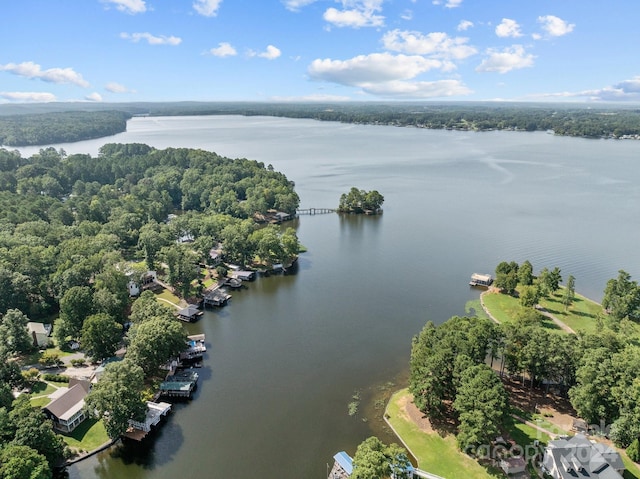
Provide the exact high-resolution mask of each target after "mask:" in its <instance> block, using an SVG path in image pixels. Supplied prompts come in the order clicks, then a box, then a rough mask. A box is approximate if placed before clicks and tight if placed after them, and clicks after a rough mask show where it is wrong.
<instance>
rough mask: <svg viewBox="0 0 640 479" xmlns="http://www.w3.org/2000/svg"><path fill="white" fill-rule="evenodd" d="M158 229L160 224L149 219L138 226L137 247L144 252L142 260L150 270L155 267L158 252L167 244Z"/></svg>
mask: <svg viewBox="0 0 640 479" xmlns="http://www.w3.org/2000/svg"><path fill="white" fill-rule="evenodd" d="M160 231H161V230H160V225H159V224H158V223H157V222H156V221H150V222H149V223H146V224H145V225H143V226H142V228H140V235H139V236H138V248H139V249H141V250H142V251H143V252H144V260H145V262H146V264H147V268H149V269H150V270H153V269H155V266H154V265H155V262H156V258H157V255H158V252H159V251H160V250H161V249H162V247H163V246H167V242H166V240H165V239H164V237H163V236H162V234H161V232H160Z"/></svg>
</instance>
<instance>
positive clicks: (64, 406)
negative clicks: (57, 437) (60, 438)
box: [43, 380, 90, 433]
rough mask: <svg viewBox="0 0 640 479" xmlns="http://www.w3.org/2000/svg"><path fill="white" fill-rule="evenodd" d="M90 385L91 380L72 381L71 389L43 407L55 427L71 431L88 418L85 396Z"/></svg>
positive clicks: (59, 429) (66, 431)
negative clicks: (85, 410) (85, 409)
mask: <svg viewBox="0 0 640 479" xmlns="http://www.w3.org/2000/svg"><path fill="white" fill-rule="evenodd" d="M89 387H90V383H89V381H84V380H73V381H70V382H69V389H68V390H67V391H66V392H65V393H64V394H62V395H60V396H58V397H57V398H56V399H54V400H53V401H51V402H50V403H49V404H48V405H47V406H45V407H44V408H43V411H44V413H45V414H46V416H47V417H48V418H49V419H51V420H52V421H53V427H54V428H55V429H57V430H58V431H61V432H65V433H69V432H71V431H73V430H74V429H75V428H76V427H78V426H79V425H80V424H81V423H82V422H83V421H84V420H85V419H86V418H87V417H86V415H85V412H84V398H86V397H87V394H89Z"/></svg>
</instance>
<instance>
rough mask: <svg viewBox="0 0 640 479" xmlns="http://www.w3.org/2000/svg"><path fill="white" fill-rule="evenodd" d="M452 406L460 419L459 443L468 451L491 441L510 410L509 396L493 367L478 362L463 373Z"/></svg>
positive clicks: (461, 447)
mask: <svg viewBox="0 0 640 479" xmlns="http://www.w3.org/2000/svg"><path fill="white" fill-rule="evenodd" d="M453 407H454V409H455V410H456V411H457V412H458V414H459V418H460V426H459V427H458V436H457V440H458V445H459V447H460V449H462V450H467V449H468V448H470V447H471V448H474V447H475V446H478V445H480V444H489V443H490V441H491V440H492V439H493V438H495V437H496V435H497V434H498V433H499V431H500V427H501V426H502V423H503V421H504V418H505V417H506V415H507V413H508V409H509V402H508V395H507V392H506V391H505V389H504V386H503V385H502V382H501V381H500V378H498V376H497V375H496V374H495V373H494V372H493V370H492V369H491V368H490V367H489V366H487V365H486V364H478V365H476V366H472V367H470V368H468V369H467V370H466V371H464V372H463V373H462V377H461V382H460V387H459V388H458V391H457V395H456V399H455V401H454V403H453Z"/></svg>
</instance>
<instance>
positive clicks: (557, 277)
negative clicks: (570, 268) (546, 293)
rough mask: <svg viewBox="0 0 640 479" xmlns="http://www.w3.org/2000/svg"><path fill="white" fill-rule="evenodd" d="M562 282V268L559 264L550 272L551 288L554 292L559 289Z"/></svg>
mask: <svg viewBox="0 0 640 479" xmlns="http://www.w3.org/2000/svg"><path fill="white" fill-rule="evenodd" d="M561 282H562V275H561V274H560V268H558V267H557V266H556V267H555V268H553V269H552V270H551V272H550V273H549V289H551V292H552V293H555V292H556V291H558V288H559V287H560V283H561Z"/></svg>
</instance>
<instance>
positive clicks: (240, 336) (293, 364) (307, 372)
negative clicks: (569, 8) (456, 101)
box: [20, 116, 640, 479]
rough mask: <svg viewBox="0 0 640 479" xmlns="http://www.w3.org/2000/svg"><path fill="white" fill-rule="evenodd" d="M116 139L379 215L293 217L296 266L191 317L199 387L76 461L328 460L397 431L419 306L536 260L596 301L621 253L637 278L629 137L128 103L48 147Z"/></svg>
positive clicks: (149, 465) (130, 474)
mask: <svg viewBox="0 0 640 479" xmlns="http://www.w3.org/2000/svg"><path fill="white" fill-rule="evenodd" d="M109 142H118V143H131V142H138V143H147V144H149V145H152V146H155V147H157V148H166V147H188V148H202V149H206V150H210V151H215V152H217V153H218V154H220V155H222V156H227V157H231V158H238V157H243V158H249V159H255V160H258V161H262V162H264V163H265V164H272V165H273V167H274V168H275V169H276V170H279V171H281V172H283V173H285V174H286V175H287V177H288V178H289V179H290V180H293V181H295V183H296V191H297V192H298V194H299V195H300V198H301V205H300V206H301V207H302V208H310V207H314V208H334V207H336V206H337V204H338V201H339V197H340V195H341V194H342V193H345V192H347V191H348V190H349V189H350V188H351V187H352V186H356V187H358V188H361V189H366V190H370V189H376V190H378V191H379V192H380V193H381V194H382V195H384V197H385V203H384V206H383V208H384V214H383V215H381V216H379V217H360V216H357V217H356V216H347V217H344V216H338V215H336V214H328V215H317V216H301V217H300V218H299V219H298V220H296V221H295V222H294V223H293V225H294V226H295V227H296V228H297V231H298V236H299V238H300V241H301V242H302V243H303V244H304V245H305V246H306V247H307V248H308V252H307V253H304V254H303V255H301V257H300V261H299V267H298V270H297V272H296V274H291V275H286V276H284V275H278V276H272V277H268V278H264V277H261V278H258V279H257V280H256V281H255V282H253V283H249V284H248V286H247V288H246V289H244V290H241V291H239V292H235V293H233V299H232V300H231V302H230V304H229V305H228V306H227V307H225V308H222V309H218V310H214V311H208V312H207V313H205V315H204V316H203V317H202V318H201V320H200V321H199V322H198V323H196V324H194V325H189V329H190V331H191V332H192V333H196V332H203V333H206V337H207V343H208V347H209V352H208V354H207V356H206V359H205V363H204V367H203V368H202V369H201V380H200V385H199V389H198V392H197V394H196V395H195V398H194V399H193V401H191V402H190V403H188V404H180V405H177V406H176V407H175V408H174V411H173V412H172V414H171V415H170V416H169V418H168V421H167V422H166V423H165V424H164V425H163V427H162V429H161V430H159V431H158V434H157V435H156V437H155V438H153V440H151V441H149V443H148V444H146V445H144V446H142V447H133V448H127V449H123V448H114V449H111V450H109V451H107V452H105V453H101V454H99V455H97V456H96V457H94V458H91V459H89V460H86V461H84V462H81V463H79V464H78V465H76V466H74V467H73V468H71V470H70V475H71V477H72V478H83V479H84V478H94V477H98V478H105V479H106V478H113V479H116V478H125V477H126V478H141V479H142V478H153V479H176V478H180V479H188V478H204V477H206V478H214V479H215V478H234V479H249V478H251V479H253V478H255V477H261V478H268V479H276V478H277V479H299V478H310V479H320V478H323V477H326V468H327V463H331V462H332V456H333V454H335V453H336V452H337V451H340V450H347V451H348V452H350V453H353V452H354V451H355V447H356V446H357V445H358V443H360V442H361V441H362V440H363V439H364V438H366V437H368V436H369V435H371V434H377V435H379V436H381V437H382V438H383V439H384V440H385V441H390V440H392V439H393V438H392V437H391V436H389V435H388V433H387V432H385V430H384V428H383V427H382V426H381V422H380V421H379V417H380V416H381V415H382V410H381V409H376V408H375V407H374V403H375V400H376V399H378V398H379V397H380V395H381V392H380V391H381V390H382V389H384V387H388V385H387V383H389V382H393V383H394V384H395V387H396V388H397V387H400V386H404V384H403V381H406V376H407V370H408V360H409V352H410V348H411V338H412V337H413V336H414V335H415V334H417V333H418V332H419V331H420V329H421V328H422V326H423V325H424V323H425V322H426V321H427V320H432V321H434V322H436V323H441V322H443V321H445V320H446V319H447V318H449V317H450V316H453V315H463V314H465V303H466V302H467V301H468V300H470V299H476V298H477V297H478V291H477V290H472V289H470V288H469V286H468V281H469V276H470V275H471V273H473V272H481V273H484V272H488V273H490V272H493V270H494V268H495V266H496V264H497V263H498V262H500V261H502V260H507V261H510V260H515V261H518V262H522V261H524V260H525V259H529V260H530V261H531V262H532V263H533V266H534V270H535V272H538V271H539V270H540V269H542V268H543V267H549V268H553V267H555V266H559V267H560V268H561V269H562V274H563V276H564V277H566V276H568V275H569V274H573V275H574V276H575V277H576V289H577V291H578V292H580V293H583V294H585V295H587V296H590V297H592V298H593V299H596V300H601V299H602V291H603V290H604V287H605V283H606V281H607V280H608V279H610V278H613V277H615V276H616V275H617V271H618V270H619V269H625V270H626V271H627V272H629V273H630V274H631V275H632V276H633V278H634V279H639V278H640V248H639V247H638V245H639V240H640V234H639V233H640V226H639V223H638V218H639V216H640V142H638V141H614V140H586V139H576V138H565V137H556V136H553V135H550V134H546V133H539V132H538V133H524V132H486V133H472V132H456V131H441V130H420V129H411V128H396V127H389V126H364V125H350V124H340V123H329V122H317V121H313V120H297V119H283V118H266V117H237V116H207V117H157V118H152V117H150V118H134V119H132V120H130V121H129V124H128V130H127V132H126V133H122V134H119V135H116V136H114V137H110V138H106V139H100V140H93V141H87V142H79V143H75V144H68V145H54V146H55V147H56V148H60V147H62V148H64V149H65V151H67V153H69V154H70V153H90V154H92V155H97V152H98V149H99V147H100V146H101V145H102V144H104V143H109ZM37 150H38V148H24V149H20V151H21V152H22V154H23V156H30V154H31V153H33V152H36V151H37ZM98 161H99V160H98ZM385 385H386V386H385ZM356 391H359V392H360V395H361V399H362V402H361V404H360V409H359V412H358V414H357V415H356V416H353V417H352V416H349V415H348V414H347V405H348V404H349V402H351V401H352V395H354V393H356ZM378 406H379V404H378Z"/></svg>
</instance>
